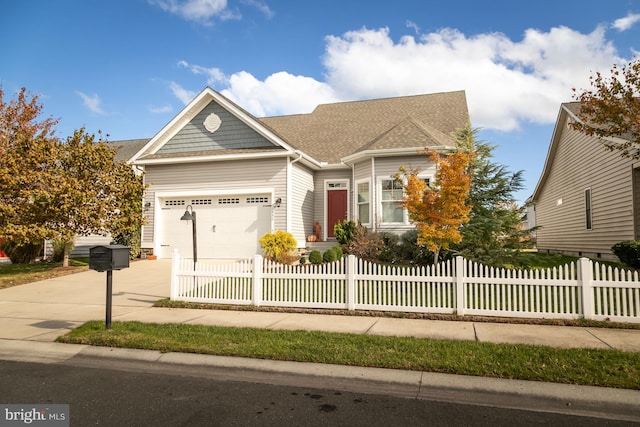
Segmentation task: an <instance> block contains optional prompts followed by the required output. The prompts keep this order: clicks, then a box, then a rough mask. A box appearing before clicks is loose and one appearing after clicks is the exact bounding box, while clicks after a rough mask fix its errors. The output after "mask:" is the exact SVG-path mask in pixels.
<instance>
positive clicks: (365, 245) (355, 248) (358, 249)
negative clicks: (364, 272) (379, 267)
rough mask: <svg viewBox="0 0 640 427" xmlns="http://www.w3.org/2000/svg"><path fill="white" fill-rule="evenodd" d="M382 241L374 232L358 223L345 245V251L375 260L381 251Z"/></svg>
mask: <svg viewBox="0 0 640 427" xmlns="http://www.w3.org/2000/svg"><path fill="white" fill-rule="evenodd" d="M383 245H384V243H383V242H382V239H381V238H380V236H379V235H378V234H376V233H370V232H369V231H368V230H367V228H366V227H365V226H363V225H361V224H358V226H357V228H356V232H355V233H354V234H353V236H352V238H351V241H350V242H349V244H348V245H347V246H346V248H345V249H346V252H347V253H348V254H352V255H355V256H357V257H358V258H362V259H365V260H368V261H376V260H378V257H379V255H380V252H381V251H382V247H383Z"/></svg>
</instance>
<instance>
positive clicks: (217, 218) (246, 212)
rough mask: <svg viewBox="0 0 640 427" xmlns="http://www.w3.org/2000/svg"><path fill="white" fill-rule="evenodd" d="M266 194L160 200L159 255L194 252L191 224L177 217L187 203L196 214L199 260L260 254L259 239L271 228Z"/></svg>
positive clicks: (189, 253) (247, 256)
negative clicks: (174, 250)
mask: <svg viewBox="0 0 640 427" xmlns="http://www.w3.org/2000/svg"><path fill="white" fill-rule="evenodd" d="M269 200H270V198H269V196H268V195H263V194H257V195H242V196H220V197H217V196H216V197H209V196H207V197H188V198H175V197H173V198H168V199H164V200H160V203H161V206H162V211H161V213H160V214H161V218H159V222H160V230H159V236H158V237H159V240H160V253H159V256H160V258H170V257H171V254H172V253H173V249H175V248H177V249H178V252H179V253H180V255H181V256H183V257H185V258H191V257H192V256H193V255H192V254H193V245H192V235H193V232H192V230H193V229H192V223H191V221H184V220H181V219H180V218H181V217H182V215H183V214H184V212H185V210H186V208H187V206H189V205H191V207H192V208H193V211H194V212H195V213H196V241H197V250H198V259H199V260H200V259H241V258H250V257H252V256H254V255H256V254H259V253H262V248H261V247H260V242H259V241H258V240H259V239H260V237H262V236H263V235H264V234H265V233H268V232H269V231H270V230H271V207H270V203H269Z"/></svg>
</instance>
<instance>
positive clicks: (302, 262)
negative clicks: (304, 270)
mask: <svg viewBox="0 0 640 427" xmlns="http://www.w3.org/2000/svg"><path fill="white" fill-rule="evenodd" d="M306 263H307V259H306V258H305V257H300V265H304V264H306Z"/></svg>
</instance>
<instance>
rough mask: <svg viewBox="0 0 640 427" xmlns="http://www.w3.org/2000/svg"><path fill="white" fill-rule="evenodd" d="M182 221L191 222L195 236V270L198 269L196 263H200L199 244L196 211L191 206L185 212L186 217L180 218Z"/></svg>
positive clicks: (193, 239)
mask: <svg viewBox="0 0 640 427" xmlns="http://www.w3.org/2000/svg"><path fill="white" fill-rule="evenodd" d="M180 220H181V221H191V229H192V234H193V238H192V241H193V268H194V270H195V268H196V262H198V244H197V243H196V242H197V240H196V211H194V210H193V207H191V205H187V210H185V211H184V215H182V218H180Z"/></svg>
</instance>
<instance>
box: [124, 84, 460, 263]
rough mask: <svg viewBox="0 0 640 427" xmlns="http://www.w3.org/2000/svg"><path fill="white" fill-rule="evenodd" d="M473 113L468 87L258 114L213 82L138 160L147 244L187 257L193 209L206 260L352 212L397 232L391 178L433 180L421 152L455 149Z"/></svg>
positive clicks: (299, 235)
mask: <svg viewBox="0 0 640 427" xmlns="http://www.w3.org/2000/svg"><path fill="white" fill-rule="evenodd" d="M468 122H469V113H468V109H467V103H466V97H465V93H464V92H463V91H457V92H449V93H436V94H429V95H418V96H405V97H398V98H386V99H375V100H369V101H355V102H340V103H334V104H324V105H319V106H318V107H317V108H316V109H315V110H314V111H313V112H311V113H309V114H297V115H289V116H279V117H264V118H256V117H254V116H253V115H251V114H250V113H248V112H247V111H245V110H244V109H242V108H241V107H240V106H238V105H236V104H235V103H234V102H232V101H231V100H229V99H228V98H226V97H224V96H223V95H221V94H220V93H218V92H216V91H214V90H213V89H211V88H208V87H207V88H205V89H204V90H203V91H202V92H201V93H200V94H199V95H197V96H196V97H195V98H194V99H193V100H192V101H191V102H190V103H189V104H188V105H187V106H186V107H185V108H184V109H183V110H182V111H181V112H180V113H179V114H178V115H177V116H176V117H175V118H174V119H173V120H171V121H170V122H169V123H168V124H167V125H166V126H164V128H162V129H161V130H160V131H159V132H158V133H157V134H156V135H155V136H154V137H153V138H151V139H150V140H148V142H147V143H146V144H145V145H144V146H143V147H142V148H141V149H140V150H139V151H138V152H137V153H136V154H134V155H133V156H132V158H131V162H132V164H133V165H135V166H136V167H140V168H144V171H145V182H146V184H148V185H149V187H148V189H147V191H146V194H145V200H144V206H145V214H146V219H147V224H146V225H145V226H144V227H143V230H142V249H143V251H144V252H146V253H147V254H150V253H153V254H155V255H157V256H158V257H159V258H169V257H170V256H171V254H172V252H173V250H174V249H178V251H179V252H180V253H181V254H183V256H188V257H189V256H191V254H192V223H191V221H185V220H181V218H182V217H183V214H184V213H185V211H186V210H189V212H195V213H196V218H197V221H196V222H197V233H196V235H197V251H198V258H199V259H207V258H211V259H213V258H216V259H217V258H246V257H250V256H253V255H255V254H257V253H261V252H262V250H261V248H260V245H259V242H258V239H259V238H260V237H261V236H262V235H264V234H265V233H268V232H270V231H272V230H285V231H289V232H290V233H292V234H293V236H294V237H295V238H296V240H297V242H298V246H299V247H301V248H303V247H305V246H306V238H307V236H308V235H310V234H313V233H314V224H315V223H316V221H317V222H318V223H319V224H320V227H321V238H322V239H324V240H332V239H333V238H334V235H333V228H334V225H335V224H336V223H337V222H338V221H341V220H345V219H351V220H355V221H360V222H361V223H362V224H364V225H365V226H367V227H368V228H370V229H372V230H375V231H383V230H384V231H391V232H395V233H402V232H403V231H406V230H409V229H411V228H412V226H411V224H410V223H409V220H408V217H407V213H406V212H405V211H404V210H403V209H402V208H401V207H399V201H400V200H401V198H402V188H401V186H399V185H398V184H397V183H396V182H394V180H393V178H392V177H391V176H392V175H393V174H394V173H396V172H397V171H398V168H399V167H400V166H401V165H409V164H412V165H413V166H414V167H420V168H421V176H423V177H424V178H425V179H429V178H431V177H432V176H433V174H434V172H435V170H434V165H433V164H430V163H429V158H428V157H427V156H424V155H421V154H419V153H420V152H422V150H423V149H424V148H425V147H428V148H429V149H432V150H443V149H447V148H451V147H452V146H453V145H454V144H453V140H452V136H451V134H452V133H453V132H454V131H456V130H457V129H459V128H462V127H464V126H465V125H466V124H467V123H468Z"/></svg>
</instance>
